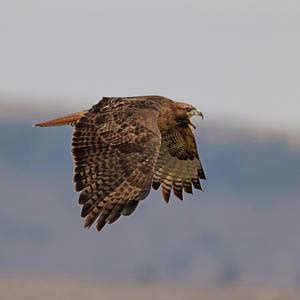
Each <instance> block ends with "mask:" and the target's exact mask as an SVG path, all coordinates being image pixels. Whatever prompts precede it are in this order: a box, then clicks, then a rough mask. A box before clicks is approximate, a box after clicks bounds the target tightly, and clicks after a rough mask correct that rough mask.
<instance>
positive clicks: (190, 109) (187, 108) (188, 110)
mask: <svg viewBox="0 0 300 300" xmlns="http://www.w3.org/2000/svg"><path fill="white" fill-rule="evenodd" d="M185 110H186V111H187V112H191V111H192V110H193V109H192V108H191V107H186V109H185Z"/></svg>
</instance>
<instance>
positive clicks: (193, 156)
mask: <svg viewBox="0 0 300 300" xmlns="http://www.w3.org/2000/svg"><path fill="white" fill-rule="evenodd" d="M161 134H162V137H161V147H160V153H159V157H158V160H157V162H156V165H155V170H154V176H153V184H152V187H153V188H154V189H158V188H159V186H160V185H162V192H163V197H164V199H165V201H166V202H168V201H169V198H170V193H171V190H172V188H173V191H174V194H175V195H176V196H177V197H178V198H180V199H181V200H182V199H183V197H182V190H184V191H185V192H187V193H190V194H192V193H193V189H192V185H193V186H194V187H195V188H196V189H200V190H201V189H202V188H201V183H200V180H199V178H200V179H206V177H205V174H204V171H203V168H202V165H201V162H200V159H199V155H198V151H197V145H196V141H195V136H194V134H193V131H192V129H191V128H190V126H184V127H180V126H176V127H174V128H171V129H168V130H165V131H164V130H162V131H161Z"/></svg>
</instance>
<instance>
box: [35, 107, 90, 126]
mask: <svg viewBox="0 0 300 300" xmlns="http://www.w3.org/2000/svg"><path fill="white" fill-rule="evenodd" d="M85 113H86V111H85V110H84V111H80V112H76V113H73V114H70V115H67V116H64V117H61V118H57V119H53V120H49V121H45V122H41V123H37V124H35V125H33V126H34V127H53V126H64V125H73V124H75V123H76V122H77V121H78V120H79V119H80V118H81V117H82V116H83V115H84V114H85Z"/></svg>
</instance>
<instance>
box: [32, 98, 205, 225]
mask: <svg viewBox="0 0 300 300" xmlns="http://www.w3.org/2000/svg"><path fill="white" fill-rule="evenodd" d="M195 115H198V116H201V117H202V118H203V114H202V112H200V111H198V110H197V109H196V108H195V107H193V106H192V105H190V104H187V103H182V102H175V101H173V100H170V99H167V98H165V97H162V96H137V97H119V98H109V97H103V98H102V100H100V101H99V102H98V103H97V104H96V105H94V106H93V107H92V108H91V109H90V110H85V111H82V112H78V113H74V114H71V115H68V116H65V117H62V118H58V119H54V120H50V121H46V122H43V123H38V124H36V125H35V126H40V127H49V126H61V125H72V126H74V127H75V130H74V133H73V139H72V153H73V157H74V162H75V174H74V182H75V190H76V191H78V192H80V196H79V204H80V205H82V211H81V216H82V217H83V218H85V227H90V226H91V225H92V224H93V223H94V222H95V221H96V220H97V229H98V230H99V231H100V230H101V229H102V228H103V227H104V225H105V224H106V223H108V224H110V223H113V222H114V221H116V220H117V219H118V218H119V217H120V216H121V215H124V216H128V215H130V214H131V213H132V212H133V211H134V210H135V209H136V207H137V206H138V203H139V201H140V200H143V199H145V198H146V197H147V196H148V194H149V192H150V190H151V186H152V187H153V188H154V189H155V190H157V189H158V188H159V187H160V185H161V187H162V195H163V198H164V200H165V201H166V202H168V201H169V198H170V193H171V190H172V189H173V191H174V194H175V196H177V197H178V198H180V199H181V200H182V199H183V196H182V191H183V190H184V191H185V192H187V193H192V192H193V191H192V185H193V186H194V188H196V189H200V190H201V184H200V180H199V178H200V179H206V178H205V174H204V171H203V168H202V165H201V162H200V159H199V155H198V151H197V146H196V142H195V137H194V133H193V129H194V128H195V126H194V125H193V124H192V123H191V120H190V119H191V117H192V116H195Z"/></svg>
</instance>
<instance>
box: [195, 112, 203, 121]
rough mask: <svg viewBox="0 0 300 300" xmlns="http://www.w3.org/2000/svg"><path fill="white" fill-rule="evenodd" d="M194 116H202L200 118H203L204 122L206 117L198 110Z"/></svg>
mask: <svg viewBox="0 0 300 300" xmlns="http://www.w3.org/2000/svg"><path fill="white" fill-rule="evenodd" d="M194 115H195V116H200V117H201V118H202V120H203V118H204V115H203V113H202V111H200V110H198V109H196V110H195V112H194Z"/></svg>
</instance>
